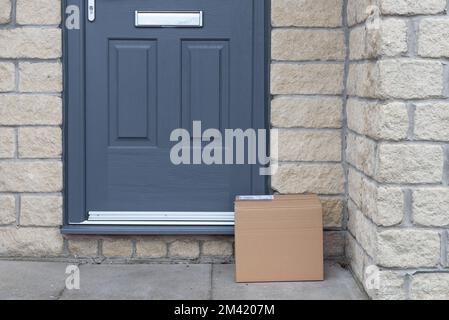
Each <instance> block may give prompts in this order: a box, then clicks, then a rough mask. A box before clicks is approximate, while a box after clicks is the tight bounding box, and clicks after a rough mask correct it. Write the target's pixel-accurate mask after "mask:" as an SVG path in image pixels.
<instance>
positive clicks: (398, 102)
mask: <svg viewBox="0 0 449 320" xmlns="http://www.w3.org/2000/svg"><path fill="white" fill-rule="evenodd" d="M369 6H372V7H370V9H369V10H367V8H368V7H369ZM347 10H348V11H347V20H348V25H349V30H350V36H349V51H350V53H349V59H350V64H349V73H348V79H347V93H348V101H347V124H348V129H347V136H346V139H347V141H346V144H347V146H346V159H347V166H348V211H349V221H348V228H349V233H348V238H347V248H346V253H347V256H348V258H349V260H350V263H351V266H352V269H353V271H354V273H355V275H356V276H357V277H358V278H359V279H360V281H361V282H362V283H363V285H364V286H365V289H367V292H368V293H369V294H370V296H371V297H373V298H379V299H421V298H444V299H448V298H449V269H448V267H449V265H448V250H447V244H448V227H449V206H448V203H449V185H448V182H449V179H448V178H449V162H448V159H449V148H448V147H449V99H448V98H449V69H448V67H449V66H448V61H449V60H448V58H449V33H448V32H449V31H448V30H449V28H448V26H449V16H448V15H447V12H448V2H447V1H446V0H420V1H412V0H364V1H360V0H348V4H347ZM371 266H375V268H379V272H378V273H377V272H376V271H375V269H373V268H372V267H371ZM377 276H378V278H376V277H377ZM376 279H377V280H378V282H377V284H378V285H376V281H374V280H376Z"/></svg>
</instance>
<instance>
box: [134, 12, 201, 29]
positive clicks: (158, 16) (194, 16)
mask: <svg viewBox="0 0 449 320" xmlns="http://www.w3.org/2000/svg"><path fill="white" fill-rule="evenodd" d="M202 26H203V11H136V27H147V28H158V27H160V28H161V27H175V28H176V27H178V28H188V27H190V28H192V27H193V28H200V27H202Z"/></svg>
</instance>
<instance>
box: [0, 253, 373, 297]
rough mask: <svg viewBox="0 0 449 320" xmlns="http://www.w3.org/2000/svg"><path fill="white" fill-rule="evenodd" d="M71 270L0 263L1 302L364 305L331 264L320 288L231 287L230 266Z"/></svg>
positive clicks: (117, 266) (302, 284) (345, 274)
mask: <svg viewBox="0 0 449 320" xmlns="http://www.w3.org/2000/svg"><path fill="white" fill-rule="evenodd" d="M69 266H70V264H68V263H61V262H30V261H5V260H3V261H0V299H2V300H5V299H8V300H9V299H43V300H48V299H50V300H60V299H62V300H72V299H76V300H79V299H87V300H97V299H99V300H109V299H119V300H130V299H133V300H134V299H139V300H147V299H154V300H164V299H174V300H197V299H198V300H215V299H216V300H231V299H232V300H247V299H255V300H259V299H260V300H311V299H313V300H361V299H366V295H365V294H364V293H363V292H362V291H361V290H360V288H359V287H358V285H357V284H356V282H355V281H354V279H353V278H352V276H351V274H350V273H349V271H348V270H346V269H343V268H342V267H341V266H340V265H339V264H337V263H335V262H327V263H326V265H325V275H326V280H325V281H322V282H284V283H254V284H237V283H235V282H234V265H229V264H228V265H226V264H223V265H218V264H99V265H94V264H83V265H80V266H79V269H77V266H71V267H69ZM66 271H67V273H66ZM73 271H75V272H73ZM78 271H79V273H78ZM71 272H72V273H71ZM78 274H79V289H77V287H78V282H77V280H78V278H77V276H78Z"/></svg>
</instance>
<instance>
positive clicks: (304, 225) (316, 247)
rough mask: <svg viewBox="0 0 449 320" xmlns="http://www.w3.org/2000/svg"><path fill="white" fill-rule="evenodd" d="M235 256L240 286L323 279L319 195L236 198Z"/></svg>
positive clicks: (321, 219)
mask: <svg viewBox="0 0 449 320" xmlns="http://www.w3.org/2000/svg"><path fill="white" fill-rule="evenodd" d="M235 251H236V252H235V258H236V281H237V282H269V281H316V280H323V279H324V271H323V215H322V207H321V203H320V200H319V198H318V196H316V195H275V196H261V197H258V196H238V197H236V201H235Z"/></svg>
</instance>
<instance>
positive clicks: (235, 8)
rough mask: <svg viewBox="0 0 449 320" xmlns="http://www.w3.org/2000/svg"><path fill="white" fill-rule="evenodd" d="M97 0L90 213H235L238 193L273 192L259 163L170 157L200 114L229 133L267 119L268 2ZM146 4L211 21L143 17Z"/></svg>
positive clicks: (88, 81) (87, 114)
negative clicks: (145, 20) (175, 23)
mask: <svg viewBox="0 0 449 320" xmlns="http://www.w3.org/2000/svg"><path fill="white" fill-rule="evenodd" d="M95 6H96V7H95V20H94V21H88V20H87V18H85V20H84V27H85V34H84V43H83V50H84V54H85V56H84V76H83V79H84V81H85V83H84V85H85V87H84V88H85V89H84V95H85V105H84V110H83V114H84V121H85V123H84V132H83V135H80V136H79V137H82V136H84V150H83V151H84V154H85V166H84V188H85V190H84V195H85V199H84V202H83V203H84V214H87V213H88V212H111V211H112V212H125V213H126V212H136V211H137V212H139V211H145V212H151V211H188V212H204V214H208V213H210V212H228V211H233V199H234V197H235V195H237V194H264V193H265V192H266V183H265V179H264V177H261V176H259V174H258V167H257V166H256V165H174V164H172V163H171V161H170V148H171V147H172V146H173V144H174V142H170V133H171V132H172V130H174V129H176V128H184V129H187V130H189V131H191V127H192V122H193V121H201V122H202V129H203V130H205V129H208V128H217V129H219V130H220V131H222V132H223V131H224V129H227V128H230V129H233V128H241V129H243V130H245V129H247V128H256V129H258V128H265V118H266V117H265V112H266V110H265V87H266V86H265V84H266V82H265V67H266V66H265V58H264V57H265V54H264V53H265V52H264V37H263V33H264V12H265V11H264V8H265V4H264V1H261V0H182V1H181V0H96V1H95ZM85 9H86V11H87V8H85ZM136 11H142V12H145V11H147V12H148V11H151V12H155V11H160V12H164V13H168V12H170V11H172V12H188V11H201V12H202V15H203V17H202V26H190V27H188V26H187V27H186V26H184V27H168V26H165V27H164V26H161V27H149V26H136V25H135V24H136V21H135V18H136V17H135V16H136ZM69 45H70V42H69ZM69 55H70V53H69ZM69 59H70V58H69ZM68 63H69V65H70V60H69V61H68ZM70 81H71V78H70V69H69V85H70ZM69 94H70V92H69ZM69 100H70V97H69ZM68 114H69V117H68V121H69V131H68V135H69V139H68V143H69V145H68V154H69V157H70V151H71V149H70V141H71V140H70V138H71V139H74V138H73V137H70V134H71V132H73V131H71V130H70V121H71V120H72V119H71V118H70V114H71V113H70V111H69V113H68ZM76 118H77V119H78V120H79V115H77V116H76ZM73 121H75V120H74V119H73ZM68 164H69V168H68V179H70V176H71V175H75V174H76V172H75V171H74V170H75V169H73V170H72V168H71V167H70V158H69V159H68ZM76 179H77V178H76ZM77 180H78V179H77ZM70 183H71V182H70V181H68V184H69V187H70V185H71V184H70ZM77 194H78V193H77V192H74V195H75V196H76V195H77ZM70 196H71V194H70V188H69V190H68V201H69V205H68V210H69V216H68V222H69V223H70V222H71V221H75V222H81V220H83V216H82V215H80V214H79V213H73V215H71V213H70V210H71V206H70ZM75 206H78V208H79V205H75ZM73 210H75V209H73Z"/></svg>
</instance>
